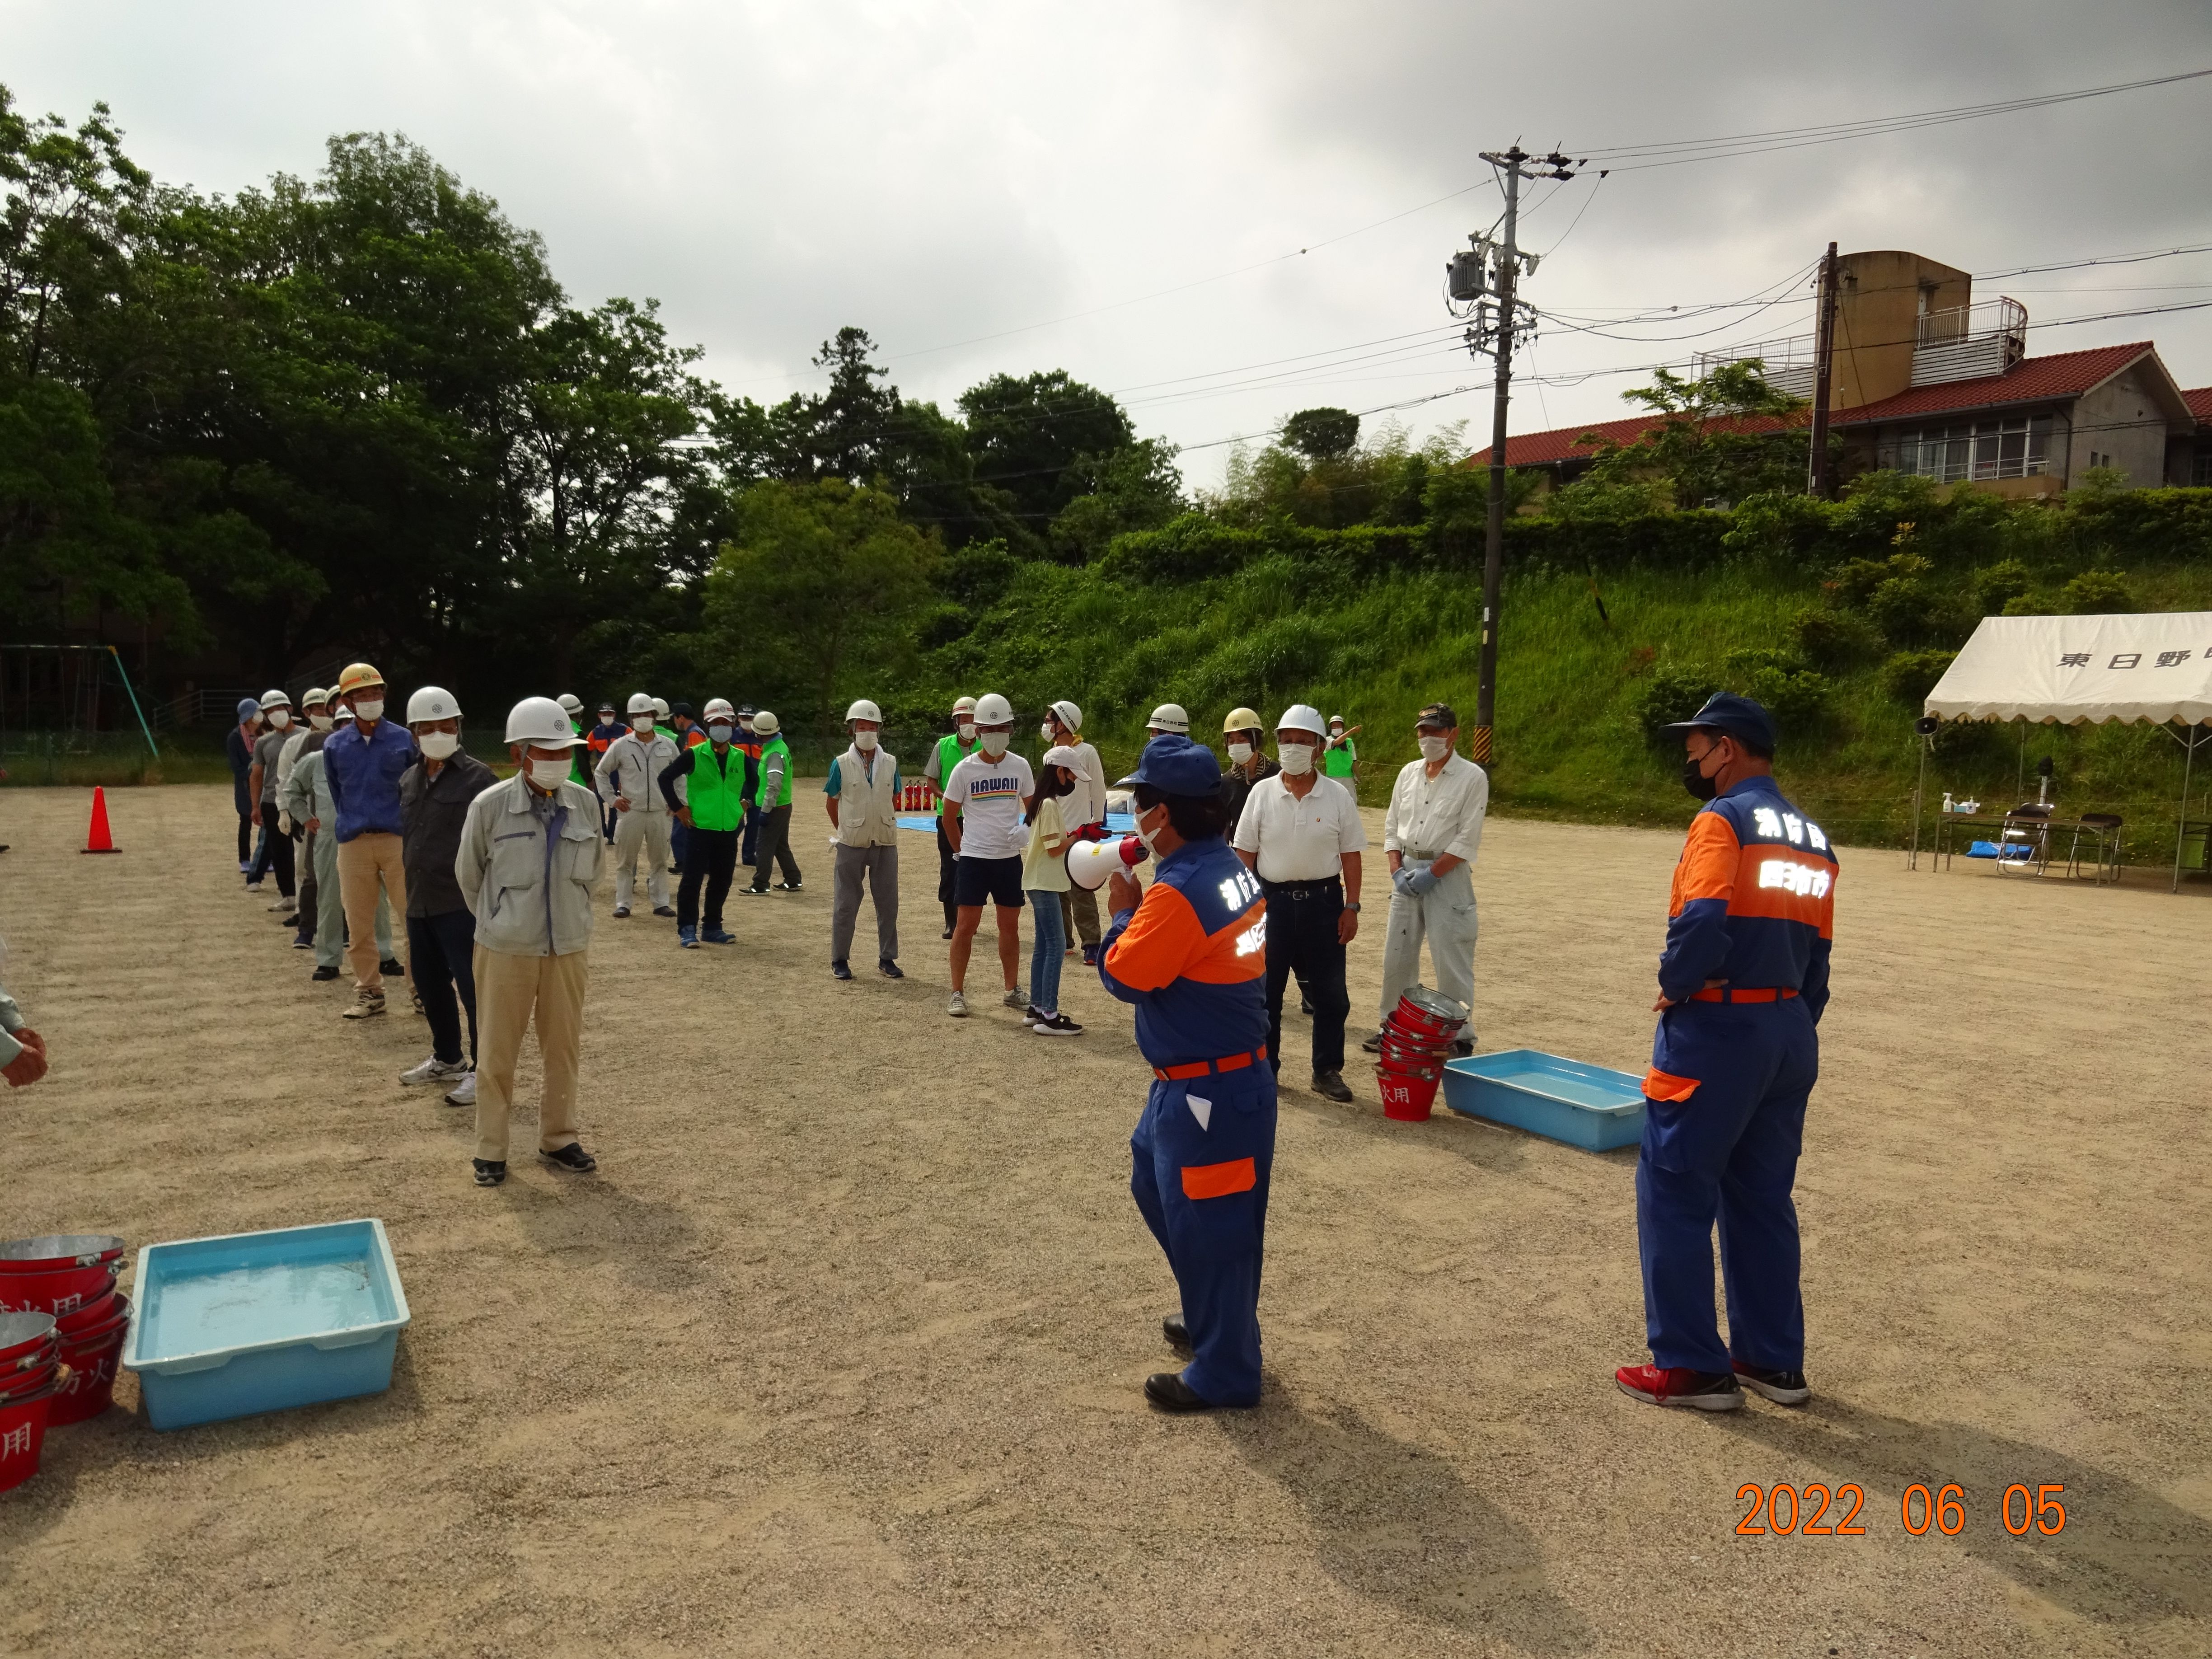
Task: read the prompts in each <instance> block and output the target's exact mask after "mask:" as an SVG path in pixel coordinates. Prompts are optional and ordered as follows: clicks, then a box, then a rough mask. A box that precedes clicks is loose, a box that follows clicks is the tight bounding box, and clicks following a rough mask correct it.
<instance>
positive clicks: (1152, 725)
mask: <svg viewBox="0 0 2212 1659" xmlns="http://www.w3.org/2000/svg"><path fill="white" fill-rule="evenodd" d="M1169 732H1174V733H1175V734H1176V736H1177V737H1179V738H1187V737H1188V736H1189V735H1190V716H1189V715H1188V714H1185V713H1183V708H1182V704H1181V703H1179V702H1164V703H1162V704H1161V705H1160V706H1159V707H1158V708H1155V709H1154V710H1152V719H1150V720H1146V722H1145V741H1146V743H1150V742H1151V741H1152V739H1153V738H1158V737H1164V736H1165V735H1166V734H1167V733H1169Z"/></svg>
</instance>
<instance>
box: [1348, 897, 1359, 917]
mask: <svg viewBox="0 0 2212 1659" xmlns="http://www.w3.org/2000/svg"><path fill="white" fill-rule="evenodd" d="M1344 908H1346V909H1347V910H1349V911H1351V912H1352V915H1355V916H1356V915H1358V914H1359V901H1358V899H1354V900H1352V902H1351V903H1349V904H1347V905H1346V906H1345V907H1344Z"/></svg>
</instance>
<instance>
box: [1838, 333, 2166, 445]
mask: <svg viewBox="0 0 2212 1659" xmlns="http://www.w3.org/2000/svg"><path fill="white" fill-rule="evenodd" d="M2153 350H2154V347H2153V346H2152V344H2151V343H2150V342H2149V341H2148V340H2138V341H2136V342H2135V343H2133V344H2132V345H2112V346H2097V347H2093V349H2089V350H2087V351H2056V352H2053V353H2052V354H2051V356H2048V357H2023V358H2022V359H2021V361H2020V362H2016V363H2015V364H2014V365H2013V366H2012V367H2011V368H2008V369H2007V370H2006V371H2005V372H2004V373H2003V374H1984V375H1983V376H1982V377H1981V378H1980V379H1978V380H1948V381H1946V382H1944V383H1943V384H1942V385H1941V386H1914V387H1912V388H1911V390H1909V391H1905V392H1899V393H1898V394H1897V395H1896V396H1895V397H1894V398H1883V399H1882V400H1881V402H1880V403H1874V404H1861V405H1860V406H1859V407H1858V408H1857V409H1839V410H1837V411H1836V412H1835V414H1834V416H1832V419H1833V421H1834V422H1835V424H1836V425H1838V426H1839V427H1845V426H1873V425H1875V424H1877V423H1879V422H1883V421H1897V420H1905V419H1908V418H1910V417H1911V416H1917V415H1948V414H1953V413H1955V412H1958V411H1960V410H1969V409H1994V408H1998V407H2001V406H2002V405H2004V404H2032V403H2043V402H2047V401H2049V400H2051V399H2054V398H2078V397H2080V396H2081V394H2082V393H2083V392H2087V391H2088V390H2090V389H2091V388H2092V387H2093V386H2102V385H2103V384H2104V383H2105V382H2106V380H2111V379H2112V376H2113V375H2115V374H2118V373H2119V372H2120V371H2121V370H2122V369H2124V368H2127V367H2128V365H2129V364H2130V363H2132V362H2135V361H2136V359H2137V358H2139V357H2146V356H2149V355H2150V354H2151V352H2152V351H2153Z"/></svg>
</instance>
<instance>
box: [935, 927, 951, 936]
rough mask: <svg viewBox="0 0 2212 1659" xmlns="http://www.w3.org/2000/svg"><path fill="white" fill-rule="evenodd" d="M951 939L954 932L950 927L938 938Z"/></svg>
mask: <svg viewBox="0 0 2212 1659" xmlns="http://www.w3.org/2000/svg"><path fill="white" fill-rule="evenodd" d="M951 937H952V930H951V928H950V927H948V928H946V929H945V931H944V932H943V933H939V935H938V938H939V939H951Z"/></svg>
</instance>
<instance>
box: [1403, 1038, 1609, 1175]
mask: <svg viewBox="0 0 2212 1659" xmlns="http://www.w3.org/2000/svg"><path fill="white" fill-rule="evenodd" d="M1444 1104H1445V1105H1447V1106H1449V1107H1450V1108H1451V1109H1452V1110H1454V1111H1455V1112H1459V1113H1462V1114H1463V1115H1466V1116H1468V1117H1480V1118H1486V1119H1488V1120H1489V1121H1491V1122H1492V1123H1510V1124H1511V1125H1512V1126H1513V1127H1515V1128H1516V1129H1526V1130H1528V1132H1529V1133H1531V1134H1540V1135H1544V1136H1547V1138H1549V1139H1553V1140H1563V1141H1565V1142H1566V1144H1567V1145H1568V1146H1581V1147H1585V1148H1587V1149H1588V1150H1589V1151H1590V1152H1610V1151H1612V1150H1613V1148H1614V1147H1616V1146H1634V1145H1635V1144H1636V1143H1637V1142H1638V1141H1639V1140H1641V1139H1643V1138H1644V1079H1642V1078H1639V1077H1632V1076H1631V1075H1630V1074H1629V1073H1626V1072H1616V1071H1613V1070H1611V1069H1610V1068H1608V1067H1607V1066H1592V1065H1589V1064H1588V1063H1586V1062H1585V1061H1583V1060H1563V1059H1561V1058H1560V1057H1559V1055H1558V1054H1546V1053H1544V1052H1543V1051H1542V1050H1541V1049H1540V1048H1507V1049H1504V1050H1503V1051H1501V1052H1500V1053H1498V1054H1475V1055H1473V1056H1471V1057H1469V1058H1468V1059H1466V1060H1451V1061H1449V1062H1448V1063H1447V1064H1446V1065H1445V1066H1444Z"/></svg>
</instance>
